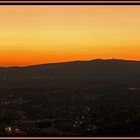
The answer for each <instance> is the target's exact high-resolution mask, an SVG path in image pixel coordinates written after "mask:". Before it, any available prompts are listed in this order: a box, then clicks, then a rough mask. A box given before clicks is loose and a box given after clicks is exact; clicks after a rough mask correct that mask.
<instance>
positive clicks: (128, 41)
mask: <svg viewBox="0 0 140 140" xmlns="http://www.w3.org/2000/svg"><path fill="white" fill-rule="evenodd" d="M96 58H103V59H110V58H116V59H131V60H140V6H97V5H96V6H95V5H92V6H47V5H46V6H45V5H44V6H0V66H17V65H18V66H25V65H30V64H40V63H54V62H64V61H73V60H91V59H96Z"/></svg>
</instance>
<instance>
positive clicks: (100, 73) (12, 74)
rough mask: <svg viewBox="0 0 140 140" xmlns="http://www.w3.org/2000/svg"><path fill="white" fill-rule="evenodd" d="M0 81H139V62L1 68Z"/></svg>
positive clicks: (73, 63)
mask: <svg viewBox="0 0 140 140" xmlns="http://www.w3.org/2000/svg"><path fill="white" fill-rule="evenodd" d="M0 79H2V80H7V79H50V80H51V79H78V80H84V79H93V80H113V81H114V80H123V81H124V80H132V81H133V80H134V81H135V80H140V61H131V60H119V59H108V60H102V59H95V60H91V61H72V62H63V63H52V64H41V65H32V66H26V67H9V68H5V67H1V68H0Z"/></svg>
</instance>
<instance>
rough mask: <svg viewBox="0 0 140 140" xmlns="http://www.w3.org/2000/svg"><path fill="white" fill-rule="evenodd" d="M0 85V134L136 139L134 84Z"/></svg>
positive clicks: (138, 116) (139, 117)
mask: <svg viewBox="0 0 140 140" xmlns="http://www.w3.org/2000/svg"><path fill="white" fill-rule="evenodd" d="M0 85H1V87H0V136H61V137H62V136H86V137H87V136H90V137H91V136H93V137H94V136H95V137H96V136H140V81H135V82H129V83H127V82H125V83H123V82H122V83H121V82H119V83H116V82H108V81H100V82H98V81H96V82H95V81H93V80H83V81H82V80H80V81H78V80H53V79H50V80H39V79H37V80H35V79H33V80H7V79H3V80H1V81H0ZM6 87H7V88H6Z"/></svg>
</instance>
